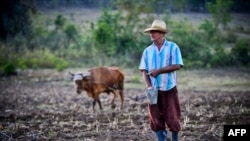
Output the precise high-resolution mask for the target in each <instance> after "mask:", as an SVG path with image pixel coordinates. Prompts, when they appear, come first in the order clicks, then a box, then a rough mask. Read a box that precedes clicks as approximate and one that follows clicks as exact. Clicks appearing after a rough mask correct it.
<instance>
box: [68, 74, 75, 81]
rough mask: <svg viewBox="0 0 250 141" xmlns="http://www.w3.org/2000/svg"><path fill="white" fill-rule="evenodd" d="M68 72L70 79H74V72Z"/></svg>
mask: <svg viewBox="0 0 250 141" xmlns="http://www.w3.org/2000/svg"><path fill="white" fill-rule="evenodd" d="M69 74H70V80H73V79H74V75H75V74H74V73H72V72H69Z"/></svg>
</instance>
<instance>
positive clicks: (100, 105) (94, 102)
mask: <svg viewBox="0 0 250 141" xmlns="http://www.w3.org/2000/svg"><path fill="white" fill-rule="evenodd" d="M96 101H97V102H98V105H99V107H100V109H101V110H102V104H101V101H100V100H99V99H95V100H94V101H93V105H92V106H93V111H95V104H96Z"/></svg>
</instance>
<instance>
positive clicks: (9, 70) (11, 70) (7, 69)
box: [3, 62, 17, 75]
mask: <svg viewBox="0 0 250 141" xmlns="http://www.w3.org/2000/svg"><path fill="white" fill-rule="evenodd" d="M3 71H4V74H5V75H16V74H17V72H16V66H15V65H14V63H13V62H8V63H7V64H5V65H4V67H3Z"/></svg>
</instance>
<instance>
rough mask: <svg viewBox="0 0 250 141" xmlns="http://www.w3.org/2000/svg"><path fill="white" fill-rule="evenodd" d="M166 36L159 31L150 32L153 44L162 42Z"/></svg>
mask: <svg viewBox="0 0 250 141" xmlns="http://www.w3.org/2000/svg"><path fill="white" fill-rule="evenodd" d="M163 36H164V34H163V33H162V32H160V31H157V30H151V31H150V38H151V40H152V41H153V42H155V41H159V40H162V38H163Z"/></svg>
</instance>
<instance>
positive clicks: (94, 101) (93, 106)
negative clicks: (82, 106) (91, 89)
mask: <svg viewBox="0 0 250 141" xmlns="http://www.w3.org/2000/svg"><path fill="white" fill-rule="evenodd" d="M95 103H96V100H95V99H94V100H93V103H92V108H93V111H95Z"/></svg>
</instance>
